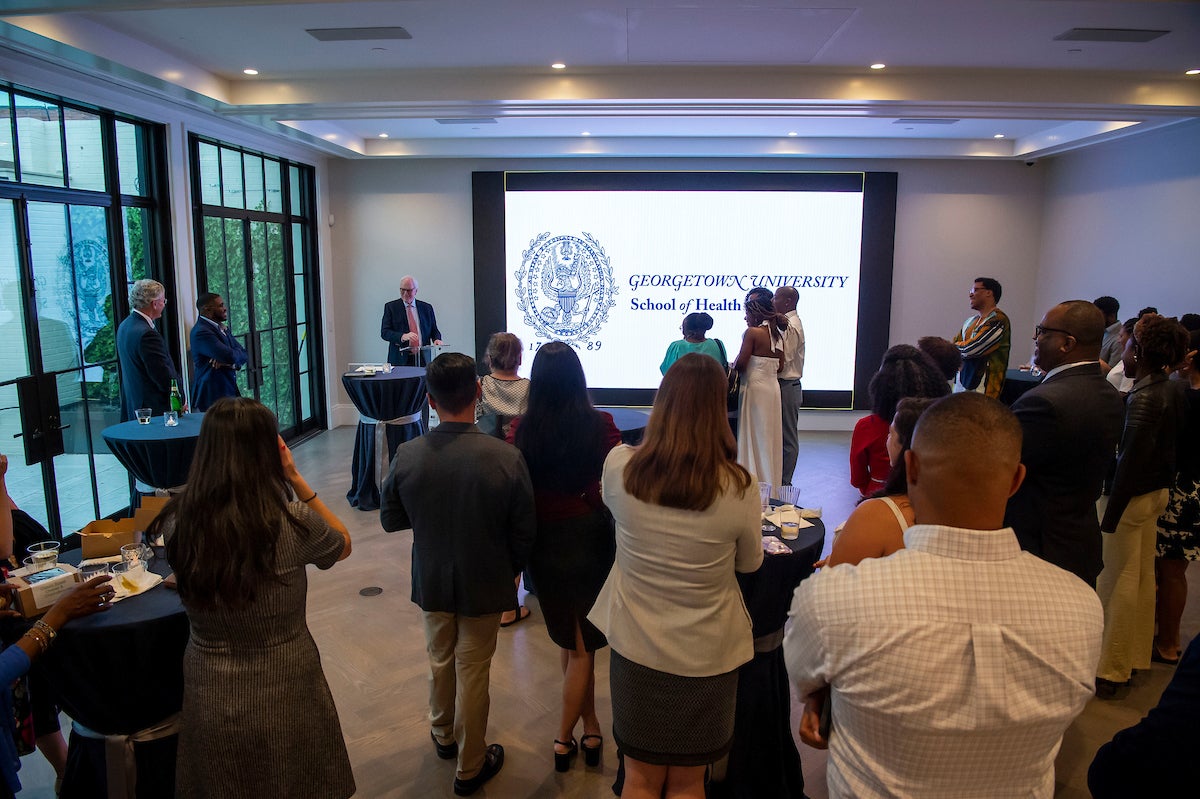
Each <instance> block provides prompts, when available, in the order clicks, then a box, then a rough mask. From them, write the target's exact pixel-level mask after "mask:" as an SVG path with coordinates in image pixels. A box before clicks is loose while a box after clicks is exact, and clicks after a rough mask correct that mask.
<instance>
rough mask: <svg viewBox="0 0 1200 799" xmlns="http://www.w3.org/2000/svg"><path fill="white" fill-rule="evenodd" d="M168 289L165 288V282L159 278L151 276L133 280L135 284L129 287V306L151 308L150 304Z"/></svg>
mask: <svg viewBox="0 0 1200 799" xmlns="http://www.w3.org/2000/svg"><path fill="white" fill-rule="evenodd" d="M166 293H167V291H166V289H165V288H163V284H162V283H159V282H158V281H157V280H151V279H150V278H142V279H141V280H135V281H133V285H132V286H130V287H129V307H130V308H136V309H137V310H139V311H140V310H142V309H143V308H149V307H150V304H151V303H152V302H154V301H155V300H157V299H158V298H159V297H161V296H163V295H164V294H166Z"/></svg>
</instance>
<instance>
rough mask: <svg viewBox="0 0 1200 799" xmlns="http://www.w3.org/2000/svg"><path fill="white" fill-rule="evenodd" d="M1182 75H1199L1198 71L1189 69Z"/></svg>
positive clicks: (1199, 70) (1199, 71)
mask: <svg viewBox="0 0 1200 799" xmlns="http://www.w3.org/2000/svg"><path fill="white" fill-rule="evenodd" d="M1183 74H1184V75H1200V69H1189V70H1188V71H1187V72H1185V73H1183Z"/></svg>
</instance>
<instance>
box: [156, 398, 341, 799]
mask: <svg viewBox="0 0 1200 799" xmlns="http://www.w3.org/2000/svg"><path fill="white" fill-rule="evenodd" d="M277 430H278V423H277V422H276V419H275V415H274V414H273V413H271V411H270V410H268V409H267V407H266V406H264V405H263V404H261V403H259V402H257V401H255V400H252V399H248V398H244V397H227V398H222V399H220V400H217V401H216V402H215V403H213V405H212V407H210V408H209V409H208V412H207V413H205V415H204V422H203V424H201V426H200V438H199V441H198V442H197V444H196V455H195V458H194V460H193V461H192V466H191V469H190V470H189V472H188V481H187V485H186V487H185V488H184V490H183V491H182V492H181V493H179V494H177V495H176V496H175V498H174V499H173V500H172V501H171V502H170V503H169V504H168V505H167V506H166V507H165V508H164V509H163V511H162V513H161V514H160V515H159V517H158V518H157V519H155V520H154V522H153V523H152V524H151V526H150V531H149V532H150V534H151V536H153V535H156V534H157V533H158V532H162V533H163V534H164V537H165V538H166V549H167V559H168V560H169V561H170V563H171V566H172V568H173V569H174V570H175V577H176V580H177V581H178V587H179V596H180V599H182V600H183V604H184V607H185V609H186V610H187V614H188V621H189V623H190V625H191V637H190V638H189V640H188V644H187V649H186V651H185V653H184V661H183V682H184V686H183V710H182V712H181V714H180V720H179V730H180V732H179V753H178V759H177V766H176V790H177V794H178V795H179V796H180V797H225V796H287V797H312V799H318V798H320V799H329V798H330V797H348V796H350V795H351V794H353V793H354V777H353V775H352V774H351V772H350V760H349V757H348V755H347V754H346V744H345V742H344V741H343V740H342V731H341V725H340V723H339V722H338V716H337V710H336V708H335V707H334V704H333V697H332V695H331V694H330V693H329V686H328V684H327V683H326V682H325V675H324V673H323V672H322V671H321V658H320V655H319V653H318V652H317V646H316V643H315V642H314V641H313V639H312V636H311V635H310V634H309V632H308V626H307V624H306V623H305V600H306V595H307V590H308V581H307V578H306V575H305V566H306V565H307V564H309V563H312V564H315V565H316V566H317V567H318V568H322V569H328V568H329V567H330V566H332V565H333V564H334V563H336V562H337V561H339V560H342V559H344V558H345V557H347V556H348V555H349V554H350V534H349V533H348V532H347V530H346V526H345V525H344V524H342V522H341V521H339V520H338V518H337V517H336V516H334V515H333V512H332V511H331V510H330V509H329V508H328V507H326V505H325V503H324V502H322V501H321V499H320V498H319V497H318V496H317V492H316V491H313V490H312V488H311V487H309V485H308V483H307V482H306V481H305V479H304V478H303V477H302V476H301V475H300V472H299V471H298V470H297V469H296V463H295V461H294V460H293V459H292V453H291V451H290V450H289V449H288V448H287V446H286V445H285V444H284V443H283V440H282V439H281V438H279V435H278V433H277ZM293 496H294V497H296V499H293Z"/></svg>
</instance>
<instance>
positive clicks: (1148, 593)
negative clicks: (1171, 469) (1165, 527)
mask: <svg viewBox="0 0 1200 799" xmlns="http://www.w3.org/2000/svg"><path fill="white" fill-rule="evenodd" d="M1167 495H1168V491H1167V489H1165V488H1163V489H1160V490H1158V491H1151V492H1150V493H1148V494H1141V495H1139V496H1136V497H1134V498H1133V499H1132V500H1130V502H1129V505H1128V507H1126V508H1125V512H1124V513H1123V514H1121V521H1120V522H1118V523H1117V529H1116V532H1114V533H1112V534H1110V535H1105V536H1104V571H1102V572H1100V578H1099V580H1097V582H1096V593H1098V594H1099V595H1100V602H1101V603H1103V605H1104V647H1103V650H1102V652H1101V654H1100V665H1099V667H1098V668H1097V669H1096V676H1098V677H1100V678H1101V679H1103V680H1111V681H1112V682H1125V681H1126V680H1128V679H1129V677H1130V676H1131V675H1132V673H1133V670H1134V669H1149V668H1150V647H1151V646H1152V644H1153V641H1154V546H1155V543H1156V541H1157V536H1158V532H1157V530H1158V524H1157V522H1158V517H1159V516H1160V515H1161V514H1162V512H1163V510H1164V509H1165V508H1166V507H1167Z"/></svg>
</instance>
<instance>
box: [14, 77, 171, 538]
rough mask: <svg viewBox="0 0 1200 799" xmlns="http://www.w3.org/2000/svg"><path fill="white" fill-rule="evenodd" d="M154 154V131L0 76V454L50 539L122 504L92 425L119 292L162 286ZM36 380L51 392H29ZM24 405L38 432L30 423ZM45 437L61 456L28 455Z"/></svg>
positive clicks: (106, 420)
mask: <svg viewBox="0 0 1200 799" xmlns="http://www.w3.org/2000/svg"><path fill="white" fill-rule="evenodd" d="M163 152H164V151H163V145H162V131H161V128H159V127H158V126H156V125H152V124H150V123H146V122H142V121H139V120H135V119H130V118H126V117H123V116H120V115H118V114H116V113H114V112H111V111H106V110H103V109H96V108H87V107H85V106H82V105H80V104H77V103H73V102H71V101H66V100H62V99H60V98H54V97H47V96H42V95H39V94H38V93H36V92H33V91H29V90H25V89H22V88H17V87H12V86H7V85H2V84H0V330H2V331H3V332H2V333H0V452H4V453H5V454H7V455H8V456H9V467H8V474H7V476H6V483H7V487H8V491H9V494H10V496H11V497H12V499H13V500H14V501H15V502H16V503H17V504H18V505H19V506H20V507H21V508H22V509H24V510H25V511H27V512H28V513H29V514H30V515H32V516H33V517H34V518H36V519H38V521H40V522H42V524H44V525H45V526H46V527H47V529H49V530H50V531H51V532H52V533H61V532H68V531H71V530H75V529H78V528H79V527H81V526H83V525H84V524H86V523H87V522H89V521H91V520H93V519H96V518H99V517H102V516H107V515H110V514H112V513H115V512H117V511H119V510H121V509H122V508H124V507H125V506H126V505H128V502H129V484H128V480H127V476H126V472H125V469H124V468H123V467H121V466H120V464H118V463H117V461H116V458H115V457H113V456H112V454H111V453H110V452H109V450H108V447H107V446H106V445H105V444H104V441H103V439H102V438H101V435H100V432H101V431H102V430H103V429H104V428H105V427H107V426H108V425H110V424H115V423H116V422H118V421H120V410H119V409H120V397H119V378H118V370H117V353H116V346H115V344H116V337H115V331H116V321H119V320H120V319H122V318H123V317H124V315H125V314H126V313H127V312H128V300H127V286H128V284H129V283H130V282H132V281H133V280H134V279H137V278H141V277H153V278H155V279H157V280H160V281H162V282H163V283H165V284H166V285H167V287H168V293H170V291H171V287H172V286H173V281H172V279H171V274H170V272H171V270H170V269H169V266H168V265H169V263H170V253H169V249H168V247H169V244H168V240H169V237H168V236H167V235H166V232H167V231H166V227H165V225H166V221H165V218H164V214H163V213H162V212H161V211H160V203H159V201H158V200H157V199H156V198H160V197H165V196H166V192H165V183H164V181H165V170H164V169H163V166H162V165H163V158H164V155H163ZM170 329H171V326H170V325H165V326H164V331H165V333H166V335H167V338H168V343H169V344H170V345H171V346H172V349H173V350H174V351H175V352H178V347H177V342H175V341H174V340H173V339H174V338H175V337H174V335H173V334H171V333H170ZM39 381H41V382H40V384H41V385H42V386H52V388H51V389H50V390H49V391H48V392H42V393H41V394H40V395H36V392H34V393H30V392H29V391H28V390H27V389H28V386H29V385H30V384H31V383H32V384H37V383H39ZM47 393H49V394H53V395H55V396H54V397H53V399H56V400H57V405H58V412H57V414H54V415H51V416H47V415H46V414H47V413H51V414H52V413H53V411H52V405H53V403H52V402H50V401H49V400H50V398H48V397H47V396H46V394H47ZM35 395H36V398H35ZM22 398H23V399H24V405H25V407H24V409H22V402H21V399H22ZM35 404H37V405H39V406H40V407H41V409H42V410H43V411H44V413H43V414H42V417H40V418H41V419H42V422H45V421H46V419H50V420H51V421H50V423H49V425H48V426H47V425H46V424H42V423H35V422H31V421H30V420H31V419H35V418H39V417H38V414H37V410H38V409H37V408H33V407H31V406H32V405H35ZM23 411H24V416H23V415H22V412H23ZM23 421H24V423H23ZM43 427H45V429H42V428H43ZM18 435H19V436H20V437H19V438H14V436H18ZM58 435H61V437H62V450H63V451H62V453H61V454H55V453H56V452H57V447H55V446H52V447H50V451H49V453H42V455H40V456H39V455H38V454H37V452H36V450H37V449H38V446H37V444H38V443H39V442H42V441H44V440H46V438H47V437H48V436H49V437H50V438H56V437H57V436H58ZM30 450H34V452H33V453H32V454H31V455H30V457H31V458H32V459H33V460H34V461H35V462H32V463H30V462H28V459H27V452H30Z"/></svg>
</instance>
